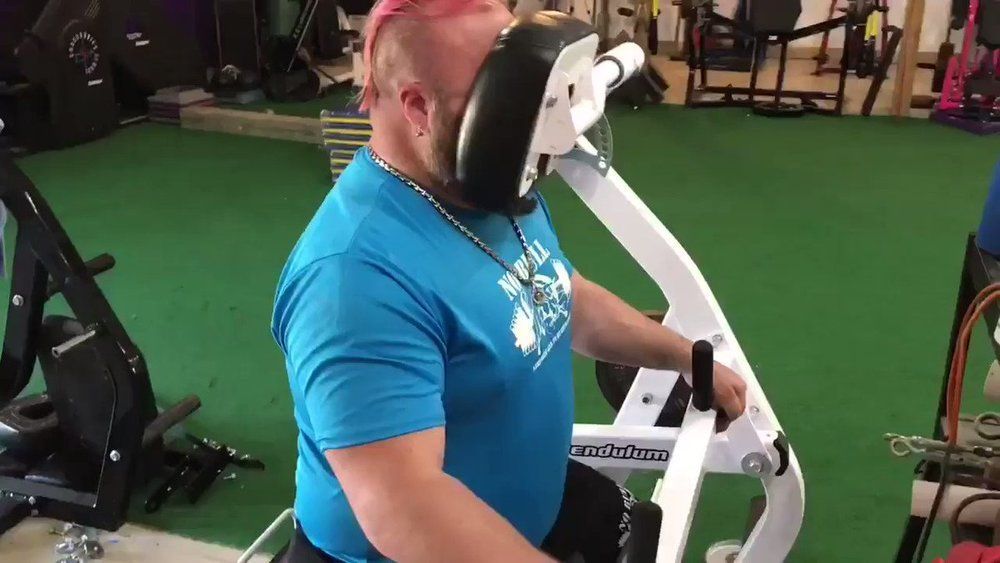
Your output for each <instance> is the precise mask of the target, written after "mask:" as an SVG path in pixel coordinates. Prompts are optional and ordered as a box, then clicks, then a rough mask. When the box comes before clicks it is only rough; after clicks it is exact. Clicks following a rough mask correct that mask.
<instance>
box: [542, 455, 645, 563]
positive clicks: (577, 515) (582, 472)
mask: <svg viewBox="0 0 1000 563" xmlns="http://www.w3.org/2000/svg"><path fill="white" fill-rule="evenodd" d="M635 502H636V499H635V497H634V496H633V495H632V493H631V492H629V490H628V489H626V488H625V487H621V486H619V485H618V483H615V482H614V481H613V480H611V479H609V478H607V477H605V476H604V475H602V474H601V473H599V472H598V471H597V470H595V469H593V468H591V467H589V466H587V465H584V464H582V463H580V462H578V461H575V460H572V459H571V460H569V466H568V467H567V469H566V488H565V489H564V492H563V500H562V506H561V507H560V508H559V516H557V517H556V523H555V525H554V526H553V527H552V531H550V532H549V535H548V536H546V538H545V541H543V542H542V551H544V552H546V553H548V554H549V555H551V556H552V557H555V558H556V559H558V560H559V561H573V562H577V563H615V562H616V561H618V559H619V557H620V555H621V552H622V549H623V548H624V547H625V542H626V541H627V540H628V536H629V532H630V531H631V529H632V526H631V521H632V505H633V504H635Z"/></svg>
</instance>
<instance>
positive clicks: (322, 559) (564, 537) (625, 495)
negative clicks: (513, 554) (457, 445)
mask: <svg viewBox="0 0 1000 563" xmlns="http://www.w3.org/2000/svg"><path fill="white" fill-rule="evenodd" d="M634 503H635V497H634V496H632V493H630V492H629V491H628V489H625V488H624V487H619V486H618V484H617V483H615V482H614V481H612V480H611V479H608V478H607V477H605V476H604V475H602V474H600V473H599V472H597V471H596V470H594V469H592V468H590V467H589V466H587V465H584V464H582V463H580V462H578V461H574V460H572V459H571V460H569V465H568V467H567V468H566V487H565V489H564V491H563V500H562V505H561V506H560V507H559V515H558V516H557V517H556V523H555V525H553V526H552V530H551V531H550V532H549V534H548V536H546V537H545V541H543V542H542V551H544V552H546V553H548V554H549V555H551V556H552V557H555V558H556V559H558V560H559V561H572V562H574V563H615V562H616V561H618V558H619V556H620V554H621V551H622V548H623V547H624V545H625V541H626V540H627V539H628V535H629V531H630V530H631V515H632V505H633V504H634ZM274 560H275V561H280V562H281V563H338V560H337V559H334V558H332V557H330V556H328V555H327V554H325V553H323V552H322V551H321V550H320V549H318V548H316V547H314V546H313V545H312V543H310V542H309V539H308V538H307V537H306V536H305V534H304V533H303V532H302V528H301V527H298V528H296V530H295V536H294V537H293V538H292V541H291V543H290V544H289V545H288V546H287V547H286V548H285V550H283V551H282V552H281V553H279V554H278V555H277V556H276V557H275V559H274Z"/></svg>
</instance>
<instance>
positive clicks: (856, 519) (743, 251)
mask: <svg viewBox="0 0 1000 563" xmlns="http://www.w3.org/2000/svg"><path fill="white" fill-rule="evenodd" d="M612 124H613V126H614V130H615V134H616V136H615V156H616V158H615V160H616V166H617V168H618V170H619V171H620V172H621V174H622V175H623V176H624V177H625V178H626V179H627V180H628V181H629V182H630V183H631V185H632V186H633V188H634V189H635V190H636V191H637V192H638V193H639V194H640V195H641V196H642V197H643V199H644V200H645V201H646V203H647V204H648V205H649V207H650V208H652V210H653V211H654V212H655V213H656V214H657V215H659V217H660V218H661V219H662V220H663V221H664V223H665V224H666V225H667V226H668V227H669V228H670V229H671V230H672V231H673V232H674V233H675V234H676V235H677V236H678V237H679V238H680V240H681V241H682V242H683V243H684V244H685V246H686V247H687V249H688V250H689V251H690V253H691V254H692V255H693V257H694V258H695V260H696V261H697V263H698V264H699V266H700V267H701V269H702V270H703V272H704V274H705V275H706V277H707V279H708V280H709V282H710V284H711V285H712V287H713V289H714V291H715V293H716V295H717V297H718V299H719V300H720V302H721V303H722V305H723V308H724V310H725V312H726V314H727V316H728V318H729V320H730V323H731V324H732V326H733V328H734V330H735V332H736V334H737V336H738V338H739V339H740V341H741V343H742V345H743V347H744V349H745V351H746V353H747V355H748V357H749V359H750V361H751V363H752V364H753V366H754V368H755V370H756V373H757V375H758V377H759V379H760V380H761V382H762V384H763V386H764V388H765V390H766V392H767V394H768V398H769V399H770V401H771V404H772V405H773V407H774V409H775V411H776V412H777V414H778V416H779V418H780V419H781V422H782V423H783V426H784V427H785V429H786V431H787V433H788V435H789V438H790V440H791V442H792V444H793V446H794V448H795V450H796V452H797V454H798V458H799V460H800V462H801V465H802V468H803V471H804V473H805V479H806V494H807V514H806V522H805V526H804V529H803V532H802V534H801V536H800V539H799V543H798V546H797V548H796V550H795V552H794V553H793V556H792V558H791V560H792V561H846V560H853V561H884V560H887V559H889V558H890V557H891V556H892V554H893V553H894V550H895V546H896V542H897V541H898V538H899V534H900V532H901V530H902V525H903V520H904V517H905V515H906V514H907V511H908V506H909V487H910V475H911V469H912V463H910V462H909V461H900V460H897V459H895V458H893V457H892V456H890V455H889V453H888V450H887V447H886V444H885V443H884V442H883V440H882V433H884V432H889V431H891V432H900V433H904V434H916V433H926V432H929V430H930V424H931V418H932V415H933V412H934V409H935V407H936V404H937V391H938V389H939V386H940V378H941V372H942V366H943V364H944V354H945V347H946V339H947V336H948V333H949V329H950V326H951V314H952V311H953V307H954V300H955V295H956V291H957V282H958V273H959V268H960V265H961V259H962V252H963V248H964V243H965V236H966V233H968V232H969V231H970V230H973V229H974V228H975V227H976V225H977V224H978V220H979V214H980V210H981V206H982V202H983V201H984V199H985V196H986V191H987V186H988V183H989V176H990V174H991V172H992V169H993V166H994V164H995V163H996V160H997V158H998V156H1000V140H998V139H983V138H976V137H973V136H969V135H966V134H963V133H960V132H957V131H953V130H950V129H946V128H943V127H940V126H936V125H933V124H931V123H928V122H924V121H918V120H907V121H903V122H897V121H893V120H890V119H881V118H874V119H867V120H866V119H861V118H849V117H845V118H842V119H834V118H821V117H806V118H803V119H800V120H768V119H765V118H759V117H754V116H747V115H746V114H745V112H742V111H739V110H733V111H730V110H698V111H688V110H683V109H680V108H667V107H657V108H647V109H643V110H642V111H639V112H635V113H632V112H623V111H615V112H613V115H612ZM21 165H22V166H23V168H24V169H25V170H26V171H27V173H28V174H29V175H30V176H31V177H32V178H33V179H34V181H35V182H36V183H37V185H38V186H39V188H40V189H41V191H42V193H43V194H44V195H45V197H46V198H47V199H48V200H49V201H50V203H51V205H52V207H53V208H54V210H55V212H56V213H57V215H58V216H59V217H60V219H61V220H62V222H63V223H64V226H65V228H66V230H67V231H68V232H69V234H70V235H71V237H72V238H73V240H74V241H75V243H76V244H77V246H78V247H79V248H80V250H81V253H82V254H84V255H85V256H91V255H96V254H98V253H100V252H105V251H106V252H110V253H112V254H113V255H114V256H115V257H116V258H117V259H118V266H117V267H116V268H115V269H114V270H113V271H112V272H110V273H108V274H105V275H103V276H102V277H101V284H102V286H103V288H104V289H105V291H106V293H107V294H108V296H109V298H110V300H111V302H112V304H113V305H114V307H115V309H116V310H117V312H118V315H119V316H120V317H121V319H122V321H123V322H124V324H125V325H126V328H127V329H128V330H129V331H130V333H131V335H132V337H133V339H134V340H136V341H137V343H138V344H139V345H140V346H141V348H142V349H143V351H144V353H145V356H146V359H147V362H148V365H149V368H150V372H151V374H152V377H153V384H154V387H155V389H156V390H157V392H158V394H159V396H160V398H161V402H162V403H168V402H170V401H172V400H177V399H180V398H181V397H182V396H184V395H186V394H188V393H197V394H199V395H200V396H201V398H202V401H203V403H204V406H203V408H202V409H201V411H200V412H199V413H198V414H197V415H196V416H195V417H194V419H193V421H192V422H191V423H190V424H189V429H190V430H193V431H195V432H197V433H202V434H206V435H209V436H211V437H214V438H216V439H218V440H221V441H224V442H226V443H229V444H231V445H232V446H234V447H236V448H239V449H240V450H242V451H246V452H249V453H252V454H254V455H256V456H259V457H260V458H262V459H263V460H264V461H265V462H266V463H267V465H268V468H267V471H265V472H263V473H254V472H250V471H240V472H239V477H238V478H237V479H235V480H228V481H220V482H219V483H218V484H217V485H216V486H215V487H214V488H213V489H212V490H211V492H210V493H209V494H208V495H207V496H206V497H205V498H204V499H203V500H202V502H201V503H200V505H199V506H198V507H197V509H192V508H191V507H189V506H187V505H186V504H185V503H183V502H178V501H180V499H176V500H175V502H173V503H171V504H169V505H168V506H167V507H165V508H164V509H163V511H162V512H161V513H159V514H158V515H155V516H153V517H147V516H145V515H144V514H142V512H141V510H135V511H134V512H133V519H135V520H138V521H141V522H146V523H151V524H154V525H158V526H162V527H164V528H167V529H169V530H172V531H175V532H178V533H182V534H186V535H190V536H193V537H197V538H201V539H208V540H212V541H216V542H222V543H227V544H232V545H246V544H247V543H249V541H250V540H251V538H252V537H254V536H255V535H256V534H257V533H258V532H259V531H260V530H262V529H263V528H264V527H265V526H266V524H267V523H268V522H270V520H271V519H272V518H273V517H274V516H275V515H276V514H277V513H278V512H279V511H281V510H282V509H283V508H285V507H287V506H289V505H290V504H291V502H292V497H293V469H294V461H295V426H294V422H293V420H292V417H291V404H290V399H289V395H288V392H287V386H286V379H285V374H284V369H283V363H282V360H281V357H280V354H279V352H278V351H277V349H276V347H275V346H274V344H273V343H272V341H271V338H270V334H269V330H268V323H269V314H270V308H271V300H272V296H273V291H274V287H275V281H276V279H277V277H278V273H279V271H280V269H281V266H282V264H283V262H284V259H285V257H286V255H287V253H288V251H289V249H290V248H291V246H292V244H293V243H294V241H295V239H296V237H297V236H298V234H299V233H300V231H301V229H302V228H303V227H304V225H305V224H306V222H307V221H308V220H309V218H310V215H311V213H312V212H313V210H314V209H315V208H316V206H317V205H318V204H319V202H320V200H321V199H322V198H323V197H324V195H325V194H326V193H327V191H328V190H329V188H330V185H329V184H330V182H329V173H328V171H327V170H326V166H327V163H326V158H325V156H324V154H323V153H322V152H321V150H320V149H319V148H317V147H313V146H310V145H305V144H297V143H290V142H280V141H271V140H265V139H256V138H248V137H236V136H227V135H222V134H213V133H202V132H194V131H186V130H181V129H177V128H173V127H169V126H163V125H139V126H135V127H132V128H128V129H125V130H122V131H119V132H117V133H115V134H114V135H113V136H111V137H109V138H107V139H104V140H100V141H97V142H94V143H90V144H87V145H85V146H81V147H77V148H73V149H70V150H64V151H58V152H49V153H43V154H38V155H35V156H31V157H28V158H25V159H23V160H21ZM548 182H549V184H548V186H547V188H546V193H547V196H548V199H549V202H550V205H551V207H552V208H553V213H554V216H555V222H556V226H557V228H558V229H559V232H560V236H561V239H562V241H563V247H564V249H565V251H566V252H567V253H568V255H569V256H570V258H571V259H572V260H574V262H575V266H576V267H577V268H579V269H580V270H581V272H583V273H584V274H585V275H587V276H589V277H591V278H592V279H594V280H596V281H598V282H600V283H602V284H604V285H606V286H607V287H608V288H610V289H612V290H613V291H615V292H617V293H618V294H619V295H621V296H622V297H623V298H625V299H627V300H629V301H630V302H632V303H633V304H634V305H636V306H638V307H640V308H643V309H651V308H657V307H662V306H663V303H662V302H661V299H660V298H659V297H658V295H657V290H656V288H655V287H654V285H653V284H652V283H651V282H650V281H649V280H647V279H646V278H645V277H644V276H643V275H642V273H641V272H640V270H639V269H638V268H637V266H636V265H635V264H634V262H632V261H631V260H630V259H629V258H628V257H627V256H626V254H625V253H624V252H623V251H622V250H621V248H620V247H618V246H617V244H616V243H615V242H614V241H613V240H612V239H611V238H610V237H609V235H608V234H607V232H606V231H604V229H603V228H601V227H600V225H599V224H598V223H597V222H596V220H595V219H594V218H593V217H592V216H591V215H590V214H589V212H588V211H587V210H586V209H585V207H584V206H583V205H582V204H581V203H580V202H579V201H578V200H577V199H576V197H575V195H574V194H573V193H572V192H570V191H569V189H568V188H566V187H565V186H564V185H562V184H560V183H559V182H558V181H557V180H550V181H548ZM984 341H985V340H984V339H983V338H979V339H978V340H977V344H978V346H977V348H976V349H975V350H974V360H973V361H972V362H970V364H971V373H972V375H971V376H970V379H971V381H970V383H969V384H968V386H967V387H968V393H967V395H968V396H969V397H970V399H969V401H970V403H973V404H974V406H976V405H978V406H980V407H982V406H984V405H982V402H981V401H979V402H978V403H977V401H976V400H975V397H976V396H977V395H978V394H979V393H978V391H977V388H978V387H979V386H980V383H981V381H982V376H983V374H985V369H986V367H987V363H988V360H989V356H988V354H987V353H986V350H985V345H984V344H983V342H984ZM574 367H575V376H576V378H577V383H578V384H577V388H578V390H579V391H578V417H577V418H578V420H579V421H582V422H604V421H608V420H609V419H610V416H611V412H610V409H609V408H608V407H607V406H606V404H605V403H604V401H603V399H602V398H601V397H600V394H599V392H598V391H597V388H596V385H595V383H594V380H593V368H592V365H591V364H590V362H587V361H584V360H582V359H578V360H577V362H576V363H575V366H574ZM756 489H757V487H756V486H755V485H753V483H750V482H749V480H747V479H744V478H737V477H726V478H711V477H710V478H709V479H708V480H707V481H706V485H705V488H704V491H703V494H702V502H701V505H700V511H699V513H698V518H697V520H696V523H695V529H694V532H693V535H692V538H691V541H690V544H689V545H690V546H691V547H692V549H693V550H694V551H692V552H691V553H694V552H695V551H700V550H701V549H702V548H704V547H705V546H706V545H707V544H708V543H709V542H710V541H713V540H716V539H723V538H727V537H735V536H740V535H741V534H742V529H743V526H744V521H745V518H746V501H747V499H748V498H749V496H750V495H751V494H752V493H754V492H755V491H756Z"/></svg>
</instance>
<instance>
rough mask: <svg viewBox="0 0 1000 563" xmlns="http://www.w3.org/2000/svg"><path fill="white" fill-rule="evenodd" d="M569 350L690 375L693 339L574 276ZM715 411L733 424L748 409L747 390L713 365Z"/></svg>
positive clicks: (737, 379) (740, 381)
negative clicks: (571, 337) (664, 325)
mask: <svg viewBox="0 0 1000 563" xmlns="http://www.w3.org/2000/svg"><path fill="white" fill-rule="evenodd" d="M572 283H573V317H572V318H573V349H574V350H575V351H576V352H578V353H580V354H583V355H585V356H588V357H590V358H594V359H595V360H603V361H605V362H609V363H613V364H622V365H626V366H641V367H648V368H654V369H671V370H676V371H681V372H684V373H691V345H692V343H691V341H690V340H688V339H687V338H684V337H683V336H681V335H679V334H677V333H676V332H674V331H672V330H670V329H669V328H664V327H663V326H662V325H660V323H658V322H656V321H653V320H651V319H649V318H648V317H647V316H646V315H644V314H642V313H640V312H639V311H637V310H635V309H634V308H633V307H632V306H630V305H629V304H627V303H625V302H624V301H622V300H621V299H619V298H618V297H616V296H615V295H613V294H612V293H611V292H609V291H608V290H606V289H604V288H603V287H601V286H599V285H597V284H595V283H594V282H591V281H590V280H588V279H586V278H584V277H583V276H582V275H580V273H579V272H573V278H572ZM714 388H715V407H716V408H717V409H721V410H722V412H723V413H725V415H726V418H728V419H729V420H735V419H737V418H739V416H740V415H741V414H743V410H744V408H746V403H747V401H746V392H747V386H746V383H744V382H743V378H741V377H740V376H739V375H737V374H736V373H735V372H734V371H733V370H731V369H729V368H727V367H726V366H724V365H722V364H719V363H716V364H715V385H714Z"/></svg>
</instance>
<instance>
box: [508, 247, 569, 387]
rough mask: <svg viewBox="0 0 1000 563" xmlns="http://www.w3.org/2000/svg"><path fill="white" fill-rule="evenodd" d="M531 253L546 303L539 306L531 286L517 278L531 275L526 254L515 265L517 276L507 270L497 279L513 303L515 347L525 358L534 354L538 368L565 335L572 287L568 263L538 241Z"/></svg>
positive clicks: (511, 327) (536, 278)
mask: <svg viewBox="0 0 1000 563" xmlns="http://www.w3.org/2000/svg"><path fill="white" fill-rule="evenodd" d="M528 252H529V253H530V254H531V259H532V260H533V261H534V263H535V264H536V268H537V273H536V274H535V287H538V288H540V289H541V290H542V291H543V292H544V293H545V302H544V303H542V304H541V305H536V304H535V302H534V299H533V296H532V288H529V287H525V286H523V285H522V284H521V281H520V280H519V279H518V277H521V278H522V279H523V278H526V277H527V276H528V265H527V260H526V258H525V256H524V255H521V257H520V258H519V259H518V260H517V261H516V262H515V263H514V264H513V268H514V270H515V271H516V272H517V276H515V275H514V274H512V273H511V272H506V273H504V275H503V276H501V277H500V279H499V280H497V285H499V286H500V288H501V289H502V290H503V292H504V294H505V295H506V296H507V298H508V299H509V300H510V301H511V304H512V305H513V313H512V317H511V321H510V331H511V332H512V333H513V335H514V346H516V347H517V349H518V350H520V351H521V353H522V354H524V355H525V357H527V356H529V355H531V354H534V355H535V356H536V360H535V364H534V366H533V369H538V366H540V365H541V364H542V362H543V361H545V357H546V356H548V355H549V351H550V350H551V349H552V345H553V344H555V343H556V342H558V341H559V339H560V338H562V336H563V333H564V332H565V331H566V327H567V326H569V316H570V297H571V296H572V293H573V288H572V286H571V283H570V275H569V270H568V269H567V268H566V265H565V264H563V262H562V260H559V259H558V258H554V259H552V260H549V258H550V257H551V254H552V253H551V252H549V251H548V249H546V248H545V247H544V246H542V244H541V243H540V242H538V240H535V241H533V242H532V244H531V245H529V247H528Z"/></svg>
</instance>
